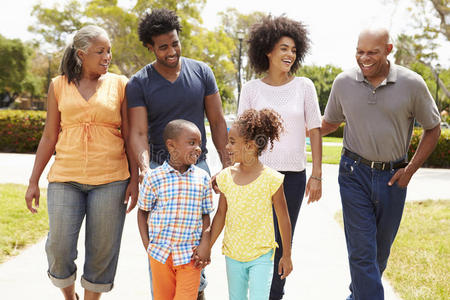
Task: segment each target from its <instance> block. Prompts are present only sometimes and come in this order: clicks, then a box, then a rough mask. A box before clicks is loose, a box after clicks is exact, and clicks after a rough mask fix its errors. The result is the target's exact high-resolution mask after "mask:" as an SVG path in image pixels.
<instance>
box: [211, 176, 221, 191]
mask: <svg viewBox="0 0 450 300" xmlns="http://www.w3.org/2000/svg"><path fill="white" fill-rule="evenodd" d="M217 174H219V173H217ZM217 174H215V175H213V177H211V186H212V188H213V190H214V193H216V194H220V189H219V186H218V185H217V181H216V177H217Z"/></svg>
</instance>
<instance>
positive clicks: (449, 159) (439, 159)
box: [408, 128, 450, 168]
mask: <svg viewBox="0 0 450 300" xmlns="http://www.w3.org/2000/svg"><path fill="white" fill-rule="evenodd" d="M422 132H423V129H422V128H415V129H414V131H413V135H412V137H411V143H410V145H409V150H408V157H409V159H410V160H411V158H412V156H413V155H414V153H415V152H416V150H417V146H419V142H420V138H421V137H422ZM424 167H437V168H449V167H450V129H441V136H440V137H439V141H438V143H437V145H436V148H435V149H434V151H433V152H432V153H431V155H430V157H428V159H427V161H426V162H425V163H424Z"/></svg>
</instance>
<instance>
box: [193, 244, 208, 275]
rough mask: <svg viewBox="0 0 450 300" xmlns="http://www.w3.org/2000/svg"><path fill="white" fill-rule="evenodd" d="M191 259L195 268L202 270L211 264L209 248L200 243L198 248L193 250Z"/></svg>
mask: <svg viewBox="0 0 450 300" xmlns="http://www.w3.org/2000/svg"><path fill="white" fill-rule="evenodd" d="M192 259H193V260H194V264H195V267H196V268H200V269H203V268H204V267H206V266H207V265H209V264H210V263H211V248H209V247H208V245H206V243H203V244H202V243H200V245H198V247H195V248H194V254H193V255H192Z"/></svg>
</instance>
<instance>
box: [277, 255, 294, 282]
mask: <svg viewBox="0 0 450 300" xmlns="http://www.w3.org/2000/svg"><path fill="white" fill-rule="evenodd" d="M291 272H292V260H291V257H290V256H286V255H283V256H282V257H281V258H280V262H279V263H278V275H281V280H283V279H285V278H286V277H288V275H289V274H290V273H291Z"/></svg>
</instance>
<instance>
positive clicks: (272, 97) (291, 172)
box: [238, 16, 322, 300]
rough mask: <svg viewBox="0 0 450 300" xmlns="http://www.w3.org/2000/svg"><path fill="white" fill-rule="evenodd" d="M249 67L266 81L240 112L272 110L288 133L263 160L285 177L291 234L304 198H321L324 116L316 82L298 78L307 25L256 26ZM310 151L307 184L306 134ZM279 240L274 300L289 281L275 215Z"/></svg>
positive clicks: (247, 91)
mask: <svg viewBox="0 0 450 300" xmlns="http://www.w3.org/2000/svg"><path fill="white" fill-rule="evenodd" d="M248 43H249V51H248V56H249V60H250V65H251V66H252V68H253V69H254V70H255V71H256V73H258V74H264V77H262V79H255V80H251V81H249V82H247V83H246V84H245V85H244V86H243V88H242V92H241V95H240V101H239V109H238V113H239V114H241V113H242V112H244V111H245V110H246V109H249V108H253V109H257V110H260V109H263V108H272V109H274V110H275V111H277V112H278V113H279V114H280V115H281V117H282V118H283V120H284V123H283V125H284V128H285V131H284V133H283V134H282V136H281V137H280V140H279V141H278V142H275V143H274V147H273V149H272V150H271V151H266V152H264V153H263V154H262V156H261V161H262V162H263V163H264V164H265V165H267V166H269V167H271V168H273V169H275V170H277V171H280V172H282V173H283V174H285V179H284V182H283V186H284V191H285V195H286V201H287V204H288V210H289V217H290V219H291V224H292V234H293V233H294V228H295V224H296V222H297V217H298V214H299V211H300V206H301V203H302V200H303V195H304V194H305V188H306V196H309V199H308V203H310V202H314V201H318V200H319V199H320V197H321V196H322V138H321V135H320V125H321V115H320V109H319V103H318V100H317V94H316V90H315V88H314V84H313V83H312V81H311V80H310V79H308V78H305V77H296V76H295V75H294V74H295V72H296V71H297V69H298V68H299V66H300V63H301V62H302V61H303V58H304V57H305V54H306V53H307V51H308V49H309V39H308V32H307V30H306V28H305V26H304V25H303V24H302V23H300V22H297V21H294V20H291V19H288V18H286V17H284V16H281V17H272V16H267V17H265V18H263V19H262V21H261V22H260V23H257V24H255V25H253V26H252V28H251V31H250V34H249V40H248ZM307 133H308V134H309V137H310V140H311V151H312V161H313V163H312V172H311V175H310V176H309V179H308V182H307V183H306V172H305V168H306V142H305V141H306V135H307ZM274 222H275V236H276V240H277V243H278V245H280V247H279V248H278V249H277V251H276V253H275V261H274V272H273V279H272V287H271V291H270V299H271V300H272V299H276V300H278V299H282V298H283V295H284V284H285V279H284V280H281V279H280V275H278V261H279V259H280V257H281V254H282V253H283V249H282V244H281V238H280V232H279V230H278V225H277V223H278V222H277V220H276V217H275V214H274Z"/></svg>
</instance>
